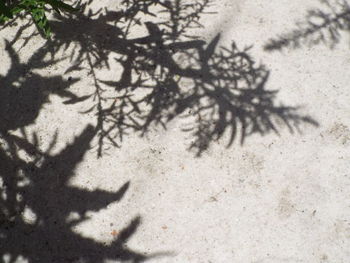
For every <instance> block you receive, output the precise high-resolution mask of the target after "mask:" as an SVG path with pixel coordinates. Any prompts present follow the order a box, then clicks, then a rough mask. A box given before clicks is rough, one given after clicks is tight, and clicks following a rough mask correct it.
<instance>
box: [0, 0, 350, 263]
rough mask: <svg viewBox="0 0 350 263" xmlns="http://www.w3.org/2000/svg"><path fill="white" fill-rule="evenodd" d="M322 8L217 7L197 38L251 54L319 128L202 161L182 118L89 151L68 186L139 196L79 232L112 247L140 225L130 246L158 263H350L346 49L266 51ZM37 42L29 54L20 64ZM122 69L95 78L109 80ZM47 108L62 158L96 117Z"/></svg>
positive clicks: (274, 1)
mask: <svg viewBox="0 0 350 263" xmlns="http://www.w3.org/2000/svg"><path fill="white" fill-rule="evenodd" d="M106 3H107V4H108V6H110V7H114V6H115V4H114V1H101V3H100V2H99V3H97V4H96V3H95V5H96V6H105V5H106ZM317 5H319V2H318V1H315V0H308V1H305V0H303V1H302V0H297V1H285V0H257V1H239V0H237V1H236V0H220V1H219V0H216V1H213V4H212V7H211V10H210V11H216V12H217V14H208V15H204V16H203V17H202V18H201V22H202V23H203V24H204V28H203V29H198V34H201V35H202V36H203V37H204V38H205V39H206V40H208V41H210V39H212V38H213V37H214V36H215V35H216V34H217V33H218V32H221V34H222V39H221V42H220V44H221V45H228V44H230V42H231V40H235V41H236V43H237V45H238V46H239V47H244V46H249V45H253V48H252V49H251V51H250V54H251V55H252V57H253V58H254V59H255V60H256V61H258V62H261V63H263V64H265V65H266V67H267V68H268V69H269V70H270V71H271V75H270V78H269V79H268V82H267V84H266V85H267V88H268V89H271V90H274V89H277V90H279V93H278V95H277V98H276V99H277V101H281V102H283V103H285V104H286V105H290V106H295V105H301V106H302V109H301V112H303V113H305V114H308V115H310V116H312V117H313V118H314V119H315V120H316V121H317V122H318V123H319V127H315V126H311V125H306V124H305V125H301V128H300V130H301V132H300V133H294V134H291V133H289V132H288V129H287V128H286V127H285V128H281V129H280V133H281V134H280V136H277V135H276V134H273V133H269V134H267V135H265V136H259V135H254V136H250V137H249V138H247V139H246V141H245V143H244V145H243V146H241V145H240V144H239V142H238V141H235V142H234V144H233V146H231V147H230V148H226V147H225V145H226V144H225V143H226V141H225V140H226V139H227V138H223V139H222V140H221V141H219V142H214V143H213V144H211V147H210V148H209V149H208V150H207V151H205V152H204V153H203V155H202V156H201V157H196V156H195V154H194V153H193V152H191V151H188V150H187V148H188V145H189V140H190V138H188V134H186V133H184V132H182V131H181V130H182V128H183V124H184V122H185V121H186V120H182V119H181V118H176V119H174V120H173V121H172V122H171V123H170V125H169V126H168V127H167V130H163V129H162V128H161V127H155V128H152V129H153V130H152V131H151V132H150V133H148V134H147V136H145V137H139V135H137V134H130V135H128V136H126V137H125V138H124V140H123V142H122V144H121V148H113V147H111V148H110V149H109V150H108V151H107V154H105V155H103V156H102V157H101V158H99V159H97V158H96V148H92V149H91V150H90V151H89V152H88V153H87V154H86V155H85V157H84V160H83V162H81V163H80V164H79V166H78V167H77V169H76V170H75V176H74V178H72V179H71V181H70V184H71V185H73V186H78V187H81V188H86V189H89V190H93V189H104V190H108V191H118V190H119V188H120V187H121V186H122V185H123V184H124V183H126V182H130V187H129V189H128V191H127V192H126V193H125V196H124V197H123V199H122V200H120V201H119V202H115V203H111V204H110V205H108V206H107V207H106V208H105V209H102V210H100V211H98V212H90V213H89V214H88V217H89V218H88V220H86V221H84V222H82V223H80V224H78V225H77V226H74V227H73V231H74V232H76V233H78V234H79V235H82V236H84V237H89V238H93V239H95V240H96V241H98V242H101V243H106V244H108V243H110V242H112V240H113V239H114V238H116V237H117V236H118V234H119V231H120V230H121V229H122V228H124V227H125V226H127V225H128V224H129V222H130V221H131V220H132V219H133V218H135V217H136V216H140V217H141V219H142V221H141V224H140V226H139V227H138V229H137V231H136V232H135V233H134V234H133V236H132V237H131V238H130V240H129V241H128V242H127V244H125V246H127V247H128V248H130V249H132V250H133V251H138V252H140V253H147V254H154V253H160V256H159V257H155V258H151V259H149V262H203V263H204V262H206V263H209V262H212V263H214V262H215V263H216V262H223V263H226V262H240V263H246V262H247V263H248V262H249V263H250V262H251V263H253V262H254V263H275V262H276V263H278V262H286V263H287V262H290V263H297V262H315V263H326V262H329V263H346V262H350V194H349V193H350V191H349V190H350V128H349V127H350V104H349V102H350V86H349V85H350V84H349V83H350V75H349V74H348V72H350V60H349V59H350V56H349V42H347V39H346V38H345V37H344V39H343V42H342V43H340V45H338V46H337V47H336V48H335V49H334V50H330V49H328V48H327V47H324V46H323V45H318V46H314V47H312V48H309V47H303V48H300V49H296V50H284V51H282V52H273V53H268V52H265V51H264V50H263V48H262V47H263V45H264V44H265V42H266V41H267V40H268V39H269V38H271V37H275V36H276V35H277V34H279V33H283V32H285V31H287V30H288V29H291V28H293V27H294V25H295V22H296V21H297V20H299V19H302V18H303V16H304V14H305V11H306V10H307V9H308V8H309V7H313V6H317ZM140 27H141V28H142V26H140ZM140 30H144V29H140ZM140 32H142V31H140ZM140 34H141V33H140ZM136 35H137V34H136ZM3 37H4V36H3ZM5 37H7V38H8V39H11V37H10V36H8V35H7V36H5ZM35 42H37V43H40V42H41V40H40V39H39V38H38V40H36V41H35ZM37 43H32V44H31V47H32V48H28V47H26V48H23V49H22V50H21V51H20V56H21V58H22V59H23V60H25V58H26V57H29V56H30V54H31V53H32V52H33V50H34V49H36V48H37ZM3 47H4V41H1V49H0V52H1V61H2V62H1V64H2V65H4V64H3V63H5V62H3V61H7V62H9V59H8V57H7V56H6V54H5V52H4V48H3ZM62 56H64V52H62ZM69 66H70V62H69V61H63V62H62V63H60V64H58V67H57V68H54V69H47V68H45V69H42V70H41V71H40V72H41V73H40V74H46V75H50V74H53V75H60V74H63V73H64V71H65V70H66V69H67V68H68V67H69ZM115 70H118V68H113V67H112V68H111V69H109V70H107V69H102V70H98V69H97V72H98V74H99V75H100V76H104V77H106V78H108V77H109V76H112V75H113V74H114V72H113V71H115ZM5 72H6V70H4V68H3V66H1V72H0V73H1V74H5ZM63 76H64V77H65V78H66V77H68V75H63ZM72 76H73V77H82V78H83V79H82V81H81V82H78V84H77V85H73V86H72V89H73V90H74V91H76V92H80V93H81V94H88V93H89V90H92V88H90V87H89V84H92V83H91V80H90V79H89V78H88V77H86V72H84V71H81V72H79V73H72ZM90 86H91V85H90ZM50 100H51V103H49V104H46V105H45V107H44V109H43V110H42V111H41V113H40V115H39V117H38V118H37V120H36V122H35V124H33V125H32V126H31V127H30V129H33V130H36V131H38V133H39V134H40V137H41V139H40V140H41V145H42V146H41V147H42V149H45V148H46V146H47V145H48V144H49V142H50V140H51V138H52V134H53V133H54V132H55V130H58V131H59V135H58V136H59V137H58V138H59V139H58V144H57V145H56V146H55V148H54V150H53V152H56V153H57V152H59V151H60V149H62V148H64V147H65V145H66V143H68V142H71V141H72V140H73V138H74V136H77V135H78V134H79V133H80V132H81V131H82V130H83V128H84V127H85V125H86V124H87V123H93V124H94V123H95V117H94V116H93V114H90V115H82V114H79V111H82V110H84V109H87V107H88V106H87V105H88V103H87V104H84V103H85V102H84V103H83V104H75V105H62V101H63V100H62V99H61V98H58V97H57V96H54V95H53V96H50ZM85 106H86V107H85ZM226 137H227V136H226ZM95 144H96V142H95ZM162 253H164V254H162ZM108 262H114V261H108ZM116 262H117V261H116ZM118 262H119V261H118ZM130 262H132V261H130Z"/></svg>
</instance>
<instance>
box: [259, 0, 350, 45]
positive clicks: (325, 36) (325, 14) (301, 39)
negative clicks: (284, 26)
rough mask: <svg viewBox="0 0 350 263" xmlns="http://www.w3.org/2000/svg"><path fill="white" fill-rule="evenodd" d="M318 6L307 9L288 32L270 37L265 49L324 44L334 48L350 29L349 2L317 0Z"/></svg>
mask: <svg viewBox="0 0 350 263" xmlns="http://www.w3.org/2000/svg"><path fill="white" fill-rule="evenodd" d="M319 1H320V6H319V7H318V8H313V9H310V10H308V12H307V14H306V17H305V19H304V20H303V21H299V22H298V23H297V27H296V28H295V29H294V30H291V31H290V32H287V33H283V34H281V35H279V36H277V37H276V38H271V39H270V40H268V41H267V43H266V44H265V46H264V49H265V50H266V51H276V50H282V49H285V48H292V49H296V48H299V47H302V46H309V47H310V46H314V45H318V44H324V45H326V46H327V47H329V48H334V47H335V46H336V45H337V44H338V43H339V41H340V40H341V38H342V36H343V35H344V33H349V30H350V3H349V1H348V0H319Z"/></svg>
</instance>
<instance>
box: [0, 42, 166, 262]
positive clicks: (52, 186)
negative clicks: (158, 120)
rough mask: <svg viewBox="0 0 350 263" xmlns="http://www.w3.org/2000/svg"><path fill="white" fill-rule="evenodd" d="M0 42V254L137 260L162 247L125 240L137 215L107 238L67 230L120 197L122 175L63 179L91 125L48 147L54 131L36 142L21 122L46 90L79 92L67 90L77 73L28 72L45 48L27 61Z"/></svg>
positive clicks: (39, 64)
mask: <svg viewBox="0 0 350 263" xmlns="http://www.w3.org/2000/svg"><path fill="white" fill-rule="evenodd" d="M6 49H7V53H8V55H9V58H10V61H11V65H10V69H9V70H8V72H7V73H6V75H0V167H1V169H0V262H4V263H5V262H6V263H8V262H19V261H21V260H26V262H45V263H46V262H94V263H95V262H105V261H106V260H119V261H127V262H144V261H146V260H148V259H150V258H154V257H159V256H165V255H168V253H154V254H146V253H142V252H138V251H134V250H132V249H130V248H127V246H126V244H127V242H128V240H129V239H130V238H131V237H132V236H133V235H134V234H135V233H136V231H137V229H138V227H139V225H140V224H141V217H140V216H136V217H135V218H134V219H133V220H132V221H131V222H130V223H129V224H128V225H127V226H126V227H125V228H123V229H121V230H120V231H119V234H118V235H117V236H116V237H115V238H114V240H113V241H112V242H111V244H108V245H107V244H103V243H100V242H97V241H95V240H94V239H92V238H86V237H83V236H82V235H80V234H78V233H76V232H75V231H73V228H74V227H75V226H77V225H78V224H80V223H82V222H84V221H86V220H88V219H89V217H88V216H87V213H88V212H98V211H100V210H101V209H104V208H106V207H107V205H109V204H111V203H114V202H120V201H121V200H122V198H123V197H124V195H125V193H126V192H127V190H128V188H129V184H130V183H129V182H126V183H125V184H124V185H122V186H121V187H120V189H119V190H118V191H116V192H108V191H104V190H94V191H89V190H87V189H83V188H78V187H74V186H71V185H70V183H69V181H70V179H72V177H74V176H75V170H76V167H77V165H78V164H79V163H81V162H82V161H83V158H84V156H85V154H86V153H87V151H88V150H90V149H91V141H92V140H93V139H94V138H95V137H96V133H97V131H98V130H97V129H96V127H93V126H91V125H88V126H86V127H85V128H83V130H82V132H81V133H80V134H79V135H78V136H77V137H76V138H74V140H73V142H72V143H71V144H67V145H66V146H65V147H64V148H63V149H62V150H61V151H60V152H58V153H55V154H53V150H54V149H55V147H56V145H57V142H58V137H59V131H57V132H56V133H55V134H54V135H53V136H52V141H51V142H50V143H49V146H48V148H47V149H46V150H42V149H41V147H40V146H39V135H38V134H37V133H36V132H35V131H34V132H32V133H31V134H29V133H28V129H27V127H28V126H29V125H32V124H35V121H36V119H37V117H38V115H39V114H40V112H41V110H42V108H43V105H44V104H46V103H48V102H49V97H50V96H51V95H52V94H55V95H58V96H60V97H62V98H66V99H68V100H77V99H79V97H77V96H76V95H75V94H73V93H72V92H70V91H69V90H68V88H69V86H70V85H71V84H72V83H74V82H76V81H78V80H70V81H68V80H65V79H63V78H62V77H61V76H52V75H50V76H42V75H40V74H39V73H36V70H38V69H41V68H45V67H47V66H49V65H52V64H54V63H56V62H57V61H55V60H49V61H47V60H46V59H45V56H46V54H47V53H46V50H45V49H38V51H37V52H35V53H34V54H33V55H32V56H31V57H30V58H29V60H28V62H27V63H23V62H21V61H20V58H19V56H18V54H17V53H16V52H15V51H14V49H13V47H12V46H11V43H10V42H6ZM72 215H73V217H72Z"/></svg>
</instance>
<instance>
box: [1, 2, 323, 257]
mask: <svg viewBox="0 0 350 263" xmlns="http://www.w3.org/2000/svg"><path fill="white" fill-rule="evenodd" d="M91 3H92V1H91V0H90V1H76V4H77V5H79V6H80V7H81V12H80V13H77V14H76V15H74V16H65V15H62V16H58V15H57V16H56V17H54V18H53V19H52V21H51V26H52V31H53V34H54V37H53V39H51V40H50V41H48V42H47V43H46V44H45V45H44V46H42V47H39V48H38V50H37V51H36V52H35V53H34V54H33V55H32V56H31V57H30V58H29V60H28V62H27V63H23V62H21V61H20V59H19V57H18V50H16V51H15V49H14V46H15V44H16V45H18V44H19V42H22V47H20V48H24V47H26V46H28V45H30V44H32V43H31V40H32V39H33V35H35V34H32V35H30V37H24V35H25V33H26V32H27V31H28V30H31V29H32V25H31V24H26V25H24V26H22V27H21V28H19V30H18V31H17V34H16V35H15V37H14V38H13V39H12V40H11V41H7V42H6V48H7V53H8V55H9V57H10V61H11V65H10V69H9V70H8V72H7V73H6V75H5V76H0V139H1V141H0V142H1V144H0V164H1V170H0V179H1V181H0V183H1V188H0V191H1V192H0V255H1V258H0V262H16V261H19V260H21V259H24V260H27V261H28V262H105V261H106V260H118V261H127V262H143V261H146V260H147V259H150V258H153V257H158V256H164V255H165V254H164V253H158V254H157V253H154V254H145V253H141V252H137V251H133V250H131V249H130V248H128V247H127V246H126V243H127V241H128V240H129V239H130V238H131V237H132V236H133V235H134V234H135V232H136V231H137V228H138V226H139V225H140V223H141V219H140V217H136V218H135V219H134V220H132V221H131V222H130V224H129V225H128V226H127V227H125V228H124V229H122V230H121V231H119V234H118V235H117V236H116V237H115V239H114V240H113V241H112V242H111V244H109V245H108V244H102V243H99V242H97V241H95V240H93V239H91V238H86V237H83V236H81V235H79V234H78V233H76V232H74V231H73V228H74V226H77V225H78V224H80V223H82V222H84V221H86V220H87V219H88V217H87V213H88V212H90V211H99V210H100V209H103V208H105V207H106V206H107V205H108V204H110V203H112V202H119V201H121V200H122V198H123V196H124V194H125V193H126V191H127V190H128V187H129V183H126V184H124V185H123V186H121V187H120V189H119V191H117V192H107V191H102V190H95V191H88V190H86V189H81V188H77V187H74V186H72V185H70V184H69V181H70V179H71V178H72V177H73V176H74V174H75V169H76V167H77V165H78V164H79V163H80V162H82V161H83V158H84V155H85V154H86V152H87V151H88V150H89V149H90V148H91V147H92V146H91V142H92V140H93V139H95V138H96V139H97V140H98V155H99V156H101V155H102V154H103V152H104V150H105V149H106V146H108V145H109V144H112V145H114V146H116V147H119V146H120V143H121V142H122V141H123V138H124V136H125V135H127V134H129V133H135V132H136V133H138V134H140V135H141V136H144V135H145V134H147V132H149V131H150V128H151V127H154V126H160V127H162V128H164V129H166V128H167V127H168V124H169V123H170V122H171V121H173V120H174V119H176V118H184V119H185V122H186V123H187V124H186V125H185V126H183V131H184V132H187V133H188V134H189V135H190V138H191V141H192V143H191V144H190V146H189V149H191V150H193V151H194V152H195V153H196V154H197V156H200V155H201V154H202V153H203V152H204V151H205V150H206V149H208V148H209V147H210V145H211V143H212V142H213V141H218V140H219V139H221V138H223V137H225V136H224V135H225V134H226V135H228V136H227V140H228V141H227V145H228V146H230V145H231V144H232V143H233V142H234V141H235V139H236V138H239V140H240V142H241V143H243V142H244V140H245V139H246V137H248V136H250V135H252V134H255V133H260V134H262V135H264V134H266V133H269V132H275V133H277V134H278V133H279V130H280V127H281V126H287V127H288V128H289V130H290V131H291V132H294V131H298V130H300V129H301V127H302V125H304V124H305V123H308V124H311V125H317V123H316V121H314V120H313V119H312V118H311V117H309V116H304V115H301V114H299V109H298V108H297V107H289V106H284V105H281V104H277V103H276V96H277V93H278V92H277V91H271V90H268V89H266V83H267V81H268V77H269V71H268V69H266V68H265V67H264V66H262V65H257V64H256V63H255V62H254V60H253V58H252V57H251V56H250V55H249V54H248V52H249V48H244V49H239V48H238V47H237V46H236V44H235V43H232V45H231V46H229V47H219V41H220V34H217V35H216V36H215V37H214V38H213V39H212V40H211V41H209V42H206V41H203V40H201V39H200V38H199V37H196V36H195V34H194V33H193V32H194V31H195V30H197V28H198V27H201V24H200V22H199V19H200V17H201V16H202V15H203V14H205V12H206V8H207V7H208V6H209V4H210V1H209V0H201V1H195V2H189V1H186V2H185V1H180V0H175V1H172V2H170V1H153V0H143V1H139V0H137V1H136V0H123V1H120V2H119V4H120V8H119V9H118V11H111V10H99V11H96V12H93V11H92V10H91V9H90V7H89V5H90V4H91ZM10 26H11V25H10ZM135 30H139V31H137V32H144V33H143V35H141V33H140V34H138V35H137V36H135ZM62 52H64V56H65V57H68V59H70V63H69V65H70V66H69V67H68V68H67V70H66V73H67V74H68V73H72V72H75V71H87V72H88V73H89V77H90V78H91V79H92V80H93V83H94V86H93V88H94V93H93V94H88V95H84V96H80V95H77V94H74V93H72V92H71V91H70V90H69V87H70V85H71V84H73V83H76V84H78V83H79V82H80V79H72V78H71V79H64V78H63V77H62V76H52V75H50V76H42V75H41V74H39V73H37V72H38V71H40V70H42V69H45V68H46V67H48V66H53V65H58V64H60V63H63V62H66V61H65V60H66V58H65V57H64V58H62V56H61V57H60V58H57V57H58V56H59V55H58V54H62ZM48 56H49V57H50V58H48ZM113 59H115V60H114V61H113ZM111 61H113V63H114V64H113V65H112V63H111ZM115 63H117V64H118V65H119V66H120V67H121V68H122V70H121V72H120V74H119V73H118V72H116V73H115V75H116V76H115V79H103V78H101V77H100V76H99V71H100V70H101V69H105V68H110V69H113V68H114V67H112V66H114V65H115ZM51 94H56V95H58V96H60V97H63V98H65V99H66V100H65V101H64V104H65V105H67V106H66V107H68V105H70V104H75V103H80V102H82V101H85V102H89V103H91V107H90V108H89V109H86V110H85V111H84V112H82V114H87V113H90V112H94V113H95V114H96V118H97V125H96V127H93V126H87V127H85V128H84V129H83V131H82V132H81V133H80V134H79V135H78V136H77V137H76V138H75V139H74V141H73V142H72V143H71V144H69V145H66V146H65V147H64V148H63V149H62V150H61V151H60V152H59V153H56V154H53V150H54V148H55V145H56V144H57V140H58V133H56V134H54V135H53V136H52V141H51V142H50V145H49V147H48V148H47V149H46V150H42V149H41V148H40V147H39V139H38V134H37V133H35V132H34V133H32V134H31V135H29V134H28V131H27V128H28V126H29V125H32V124H35V121H36V119H37V117H38V116H39V114H40V112H41V110H42V108H43V106H44V105H45V103H47V102H49V97H50V95H51Z"/></svg>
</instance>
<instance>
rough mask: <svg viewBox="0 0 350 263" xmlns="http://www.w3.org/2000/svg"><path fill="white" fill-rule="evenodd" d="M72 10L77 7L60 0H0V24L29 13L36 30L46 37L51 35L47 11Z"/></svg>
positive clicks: (75, 9)
mask: <svg viewBox="0 0 350 263" xmlns="http://www.w3.org/2000/svg"><path fill="white" fill-rule="evenodd" d="M52 9H53V10H55V11H56V12H58V13H61V12H74V11H77V10H78V9H77V8H74V7H73V6H71V5H68V4H66V3H64V2H63V1H61V0H0V24H2V23H4V22H7V21H10V20H12V19H15V18H16V17H17V16H18V15H19V14H20V13H25V14H29V15H30V16H31V17H32V19H33V21H34V23H35V24H36V26H37V28H38V30H39V31H40V32H41V33H42V34H43V35H44V36H45V37H47V38H49V37H50V35H51V29H50V25H49V23H48V20H47V12H50V11H51V10H52Z"/></svg>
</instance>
